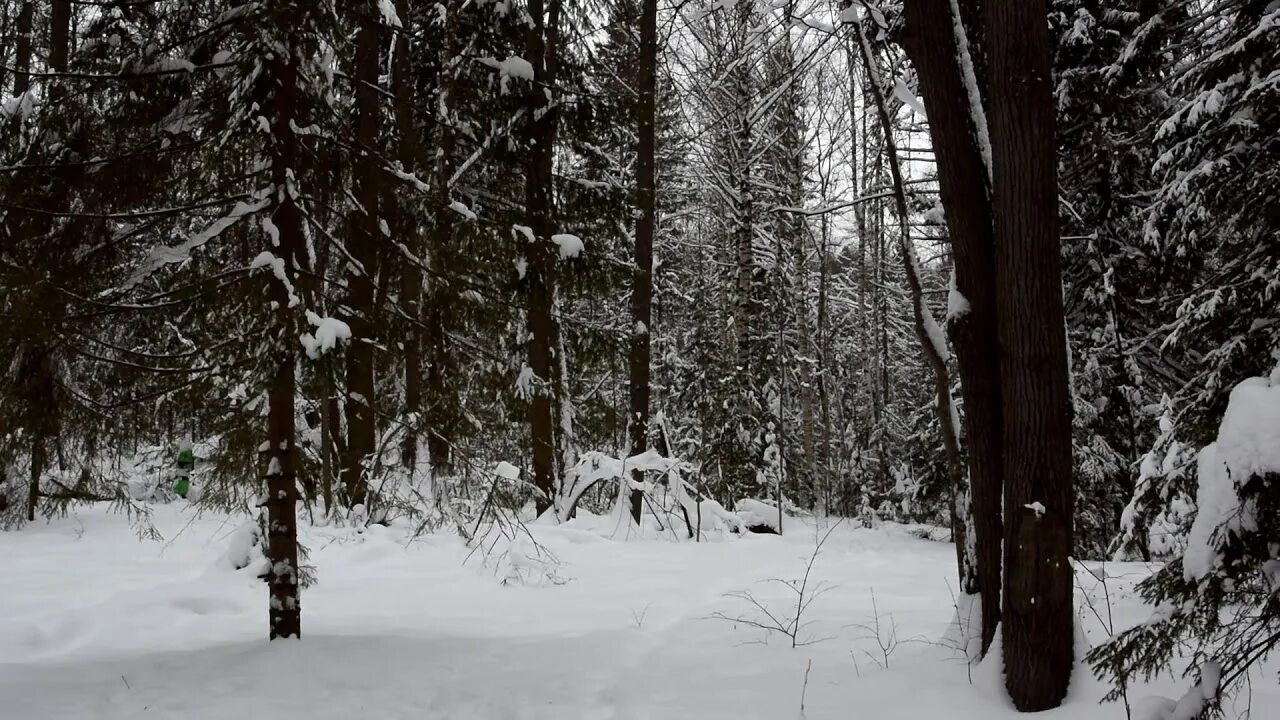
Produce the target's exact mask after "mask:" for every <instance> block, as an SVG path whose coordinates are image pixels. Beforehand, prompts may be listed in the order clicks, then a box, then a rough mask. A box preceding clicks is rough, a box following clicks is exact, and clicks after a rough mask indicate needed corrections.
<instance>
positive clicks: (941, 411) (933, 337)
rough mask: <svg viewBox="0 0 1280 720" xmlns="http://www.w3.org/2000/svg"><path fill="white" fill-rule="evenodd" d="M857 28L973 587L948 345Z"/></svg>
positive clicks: (967, 585)
mask: <svg viewBox="0 0 1280 720" xmlns="http://www.w3.org/2000/svg"><path fill="white" fill-rule="evenodd" d="M854 27H855V29H856V32H857V34H858V48H859V50H860V51H861V55H862V63H863V67H865V68H866V71H867V84H868V85H869V86H870V87H871V99H872V101H873V102H874V104H875V109H876V117H877V118H879V121H880V129H881V131H882V132H883V133H884V144H885V154H886V156H887V160H888V164H889V176H890V178H891V179H892V181H893V198H894V203H895V204H896V206H897V211H898V222H899V229H898V247H899V250H900V252H901V254H902V265H903V269H904V270H905V271H906V276H907V289H908V290H909V291H910V293H911V308H912V311H913V314H914V320H915V322H914V323H913V327H914V328H915V334H916V340H917V341H918V342H919V343H920V350H921V352H923V353H924V356H925V360H927V361H928V363H929V368H930V370H932V372H933V391H934V396H935V397H936V398H937V416H938V427H939V429H940V431H941V435H942V447H943V452H944V454H945V456H946V461H947V479H948V481H949V483H950V489H951V533H952V538H953V540H954V541H955V546H956V564H957V569H958V572H959V576H960V586H961V588H962V589H963V590H964V591H965V592H972V591H973V589H974V588H975V587H976V584H977V580H976V568H975V562H974V558H973V556H972V555H971V553H970V552H969V544H968V542H967V538H968V537H969V535H970V534H971V533H972V530H971V525H972V523H973V519H972V517H971V516H970V513H969V507H968V503H967V502H965V498H966V496H967V491H966V489H965V479H964V460H963V458H961V456H960V437H959V432H958V428H957V427H956V424H955V414H954V413H953V411H952V399H951V375H950V373H949V372H948V371H947V348H946V345H945V340H944V339H943V337H942V329H941V328H939V327H938V324H937V322H936V321H935V320H934V319H933V314H932V313H931V312H930V311H929V307H928V306H927V305H926V304H925V300H924V288H923V287H922V286H921V284H920V265H919V261H918V260H917V259H916V250H915V246H914V245H912V244H911V238H910V236H909V234H908V232H907V228H908V212H909V208H908V207H907V193H906V187H905V186H904V184H903V181H902V169H901V167H900V166H899V163H898V147H897V143H896V141H895V140H894V137H893V124H892V122H891V120H890V118H889V111H888V108H887V107H886V105H885V98H884V91H883V88H882V87H881V85H880V79H879V77H878V73H877V72H876V66H875V64H874V62H873V61H872V58H871V48H870V45H869V44H868V42H867V38H866V35H865V34H864V33H863V31H862V26H861V25H858V24H856V23H855V24H854Z"/></svg>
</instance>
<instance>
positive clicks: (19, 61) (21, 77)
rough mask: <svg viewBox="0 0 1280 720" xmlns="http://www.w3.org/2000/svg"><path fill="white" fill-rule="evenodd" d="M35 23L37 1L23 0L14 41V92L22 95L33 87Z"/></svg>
mask: <svg viewBox="0 0 1280 720" xmlns="http://www.w3.org/2000/svg"><path fill="white" fill-rule="evenodd" d="M34 25H35V2H34V1H33V0H23V2H22V9H21V10H19V11H18V27H17V29H16V33H15V34H16V35H17V39H16V40H15V42H14V59H13V66H14V72H13V94H14V95H21V94H22V93H24V92H26V91H27V90H30V89H31V46H32V44H31V43H32V38H31V34H32V30H33V26H34Z"/></svg>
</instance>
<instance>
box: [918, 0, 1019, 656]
mask: <svg viewBox="0 0 1280 720" xmlns="http://www.w3.org/2000/svg"><path fill="white" fill-rule="evenodd" d="M962 1H963V2H972V0H962ZM957 10H958V8H957V7H956V6H955V5H954V4H953V5H952V6H951V10H950V11H949V12H939V10H938V8H937V6H936V3H931V2H926V1H925V0H907V2H906V3H905V14H906V28H905V29H904V31H903V34H902V44H903V47H904V48H905V49H906V51H907V53H908V55H910V57H911V61H912V64H913V65H915V68H916V72H917V73H918V75H919V79H920V90H921V93H922V94H923V96H924V104H925V109H926V110H927V111H928V114H929V133H930V135H931V137H932V139H933V152H934V156H935V158H936V160H937V168H938V185H939V190H940V193H941V196H942V207H943V210H944V211H945V214H946V221H947V234H948V235H949V236H950V238H951V249H952V257H953V262H954V272H955V292H956V293H957V296H956V297H955V298H954V300H955V302H949V303H948V305H949V306H951V307H950V308H949V314H948V330H949V334H950V336H951V341H952V344H953V345H954V346H955V349H956V360H957V363H958V365H959V370H960V390H961V396H962V398H963V399H964V407H965V430H966V432H965V435H966V438H967V442H968V447H967V449H968V461H969V485H970V490H971V494H972V498H971V505H972V516H973V533H974V537H973V545H974V553H975V559H976V564H977V588H976V590H977V592H978V593H979V594H980V595H981V600H980V602H981V606H982V653H983V654H985V653H986V651H987V648H988V647H990V645H991V640H992V638H993V637H994V635H995V630H996V626H997V625H999V623H1000V563H1001V557H1000V548H1001V536H1002V533H1003V530H1002V527H1001V526H1002V523H1001V519H1000V518H1001V510H1000V508H1001V501H1002V497H1001V493H1002V489H1003V471H1002V467H1001V458H1000V452H1001V446H1000V443H1001V439H1000V438H1001V433H1002V428H1001V422H1002V419H1001V418H1002V413H1001V404H1000V353H999V351H998V346H997V338H996V307H995V290H996V285H995V260H994V252H995V239H994V236H993V233H994V227H993V225H992V216H991V180H990V167H989V159H988V158H985V157H984V150H983V147H984V143H985V142H986V140H985V138H986V120H985V114H984V112H983V106H982V100H981V98H980V97H975V96H973V94H971V93H976V92H977V91H978V88H980V87H981V84H980V82H979V81H978V78H977V74H976V72H975V71H976V69H977V66H976V64H975V63H974V59H973V55H972V50H971V49H970V46H972V45H973V44H975V43H974V40H975V38H974V34H973V33H972V32H969V33H968V37H965V36H964V35H962V34H960V33H963V32H964V25H962V24H959V22H958V18H957V17H956V11H957ZM962 41H963V43H962ZM962 58H964V59H962ZM965 72H973V73H974V74H973V76H971V78H970V80H969V81H968V82H966V79H965V76H964V73H965ZM960 108H966V109H967V112H965V111H963V110H959V109H960ZM987 152H989V150H988V151H987ZM961 298H963V302H961ZM966 304H967V306H968V307H967V309H966V308H965V305H966Z"/></svg>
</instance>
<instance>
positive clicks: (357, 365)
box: [342, 3, 380, 507]
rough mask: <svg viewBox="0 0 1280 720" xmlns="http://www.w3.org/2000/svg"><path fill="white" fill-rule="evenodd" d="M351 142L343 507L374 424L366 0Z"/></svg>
mask: <svg viewBox="0 0 1280 720" xmlns="http://www.w3.org/2000/svg"><path fill="white" fill-rule="evenodd" d="M357 18H358V21H359V24H360V25H359V30H358V31H357V34H356V56H355V68H354V73H353V75H354V77H355V81H356V84H355V98H356V123H355V124H356V127H355V146H356V149H357V153H358V154H357V156H356V161H355V167H354V169H353V173H352V175H353V180H354V183H353V185H354V187H353V195H354V196H355V200H356V203H357V207H354V208H352V209H351V212H350V214H349V215H348V218H347V252H348V253H350V255H351V257H352V259H354V261H355V263H354V264H353V265H352V267H351V276H350V278H349V279H348V280H347V288H348V296H347V306H348V314H349V319H348V324H349V325H350V326H351V347H350V348H349V349H348V351H347V398H346V407H347V452H346V454H345V457H344V458H343V461H342V485H343V490H344V491H345V493H346V496H347V497H346V500H347V506H348V507H354V506H356V505H363V504H365V503H366V501H367V494H368V487H369V484H368V483H369V481H368V477H367V468H366V464H367V463H368V462H369V461H370V459H371V458H372V457H373V453H374V451H375V445H376V443H377V430H376V425H375V419H374V412H373V402H374V378H373V375H374V358H373V339H374V338H373V335H374V323H373V318H374V314H375V312H376V311H375V302H374V300H375V299H374V292H373V278H374V274H375V273H376V272H377V263H378V245H379V238H378V234H379V229H378V217H377V216H378V205H379V203H378V199H379V193H378V177H379V173H380V170H379V168H378V161H377V153H376V144H377V140H378V125H379V117H380V116H379V108H378V94H379V93H378V50H379V34H380V33H379V32H378V30H379V26H378V18H377V15H376V13H375V12H374V8H373V7H372V3H369V4H368V6H366V7H362V8H360V9H359V11H358V13H357Z"/></svg>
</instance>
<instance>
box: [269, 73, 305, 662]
mask: <svg viewBox="0 0 1280 720" xmlns="http://www.w3.org/2000/svg"><path fill="white" fill-rule="evenodd" d="M295 63H296V61H295V60H294V59H293V56H292V53H289V52H285V53H278V54H277V55H276V57H275V58H274V59H273V60H272V76H273V80H274V83H273V84H274V89H275V92H274V97H273V98H272V103H271V105H270V106H269V107H270V108H271V112H272V118H271V134H272V141H273V142H272V145H273V147H272V157H271V178H272V181H273V183H274V184H275V187H276V188H279V189H280V190H279V192H273V193H271V197H272V199H273V203H274V206H273V207H272V209H271V222H272V224H274V225H275V227H276V229H277V230H278V231H279V246H278V247H275V248H272V252H273V253H275V254H276V255H277V257H279V258H280V259H281V260H282V261H283V263H284V274H285V278H286V279H287V282H286V279H281V278H277V277H274V276H273V277H272V279H271V280H270V281H269V282H270V283H271V291H270V297H271V300H272V304H273V306H274V312H273V319H274V321H273V325H274V327H273V328H272V338H271V340H270V342H271V347H270V351H269V358H270V367H271V369H272V370H271V379H270V382H269V387H268V391H267V398H268V401H269V402H270V403H271V407H270V409H269V411H268V414H267V446H266V450H265V451H264V452H263V455H264V456H265V462H266V500H265V503H264V504H265V505H266V523H265V524H264V527H263V534H264V536H265V539H266V545H267V547H266V550H267V553H266V554H267V560H268V561H269V562H270V565H269V567H268V569H267V575H266V580H267V588H268V593H269V598H270V610H269V614H270V634H269V637H270V638H271V639H273V640H274V639H275V638H281V637H301V636H302V615H301V604H300V599H299V594H298V589H299V588H298V516H297V511H296V503H297V500H298V483H297V445H296V439H295V437H294V435H295V428H294V396H295V395H296V394H297V378H296V377H295V376H294V366H295V364H296V361H297V352H296V350H295V348H296V347H297V345H298V341H297V337H298V335H297V328H296V327H295V326H296V324H297V323H296V319H295V317H294V316H295V315H296V312H297V311H296V309H295V308H294V307H293V306H292V305H293V304H292V303H291V302H290V301H291V295H292V292H293V291H292V290H291V288H292V287H295V286H296V284H295V283H294V280H295V278H296V272H297V268H298V266H299V263H301V262H303V261H304V260H305V255H306V253H305V252H303V248H304V246H305V239H304V238H303V229H302V214H301V212H300V210H299V209H298V207H297V205H296V204H295V203H294V200H293V198H292V197H291V196H290V194H289V193H286V192H284V190H283V189H284V188H285V187H286V186H287V184H288V183H289V182H290V179H289V175H290V173H291V172H292V171H293V169H294V168H295V167H296V164H297V157H298V148H297V144H298V140H297V136H296V135H295V134H294V132H293V127H292V125H293V122H294V120H295V114H296V112H297V107H296V106H297V99H296V94H297V82H298V68H297V65H296V64H295Z"/></svg>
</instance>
